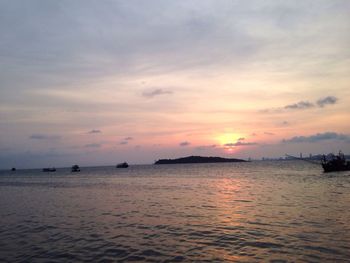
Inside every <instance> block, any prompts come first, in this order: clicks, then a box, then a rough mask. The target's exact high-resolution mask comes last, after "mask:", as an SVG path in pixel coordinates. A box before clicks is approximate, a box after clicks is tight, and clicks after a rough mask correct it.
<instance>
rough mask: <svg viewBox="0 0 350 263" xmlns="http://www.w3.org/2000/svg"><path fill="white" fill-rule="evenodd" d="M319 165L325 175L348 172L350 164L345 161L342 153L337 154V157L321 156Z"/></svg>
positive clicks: (330, 155)
mask: <svg viewBox="0 0 350 263" xmlns="http://www.w3.org/2000/svg"><path fill="white" fill-rule="evenodd" d="M321 165H322V168H323V170H324V172H325V173H328V172H339V171H350V162H349V161H346V158H345V155H344V154H343V153H342V152H339V154H338V155H334V154H329V155H328V156H327V157H326V156H325V155H323V158H322V162H321Z"/></svg>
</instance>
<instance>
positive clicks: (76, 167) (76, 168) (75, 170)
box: [71, 164, 80, 173]
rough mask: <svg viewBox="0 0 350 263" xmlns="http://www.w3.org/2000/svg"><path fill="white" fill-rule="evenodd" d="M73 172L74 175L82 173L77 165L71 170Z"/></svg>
mask: <svg viewBox="0 0 350 263" xmlns="http://www.w3.org/2000/svg"><path fill="white" fill-rule="evenodd" d="M71 172H72V173H76V172H80V167H79V165H77V164H75V165H73V166H72V168H71Z"/></svg>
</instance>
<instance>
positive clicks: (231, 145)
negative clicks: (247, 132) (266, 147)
mask: <svg viewBox="0 0 350 263" xmlns="http://www.w3.org/2000/svg"><path fill="white" fill-rule="evenodd" d="M257 144H258V143H256V142H241V141H238V142H236V143H226V144H224V146H225V147H237V146H251V145H257Z"/></svg>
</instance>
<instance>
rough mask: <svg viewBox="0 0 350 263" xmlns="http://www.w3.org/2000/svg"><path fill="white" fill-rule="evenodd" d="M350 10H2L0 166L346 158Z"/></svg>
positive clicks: (55, 4) (58, 4) (161, 5)
mask: <svg viewBox="0 0 350 263" xmlns="http://www.w3.org/2000/svg"><path fill="white" fill-rule="evenodd" d="M349 12H350V1H348V0H318V1H314V0H305V1H288V0H283V1H282V0H266V1H258V0H256V1H254V0H252V1H243V0H240V1H236V0H186V1H185V0H179V1H170V0H148V1H143V0H128V1H118V0H101V1H97V0H95V1H93V0H76V1H70V0H62V1H51V0H49V1H48V0H28V1H21V0H0V35H1V38H0V168H4V169H7V168H10V167H13V166H15V167H18V168H34V167H51V166H55V167H60V166H70V165H72V164H74V163H78V164H80V165H109V164H112V165H113V164H116V163H119V162H123V161H128V162H129V163H132V164H147V163H153V162H154V161H155V160H157V159H160V158H176V157H181V156H188V155H202V156H222V157H235V158H249V157H251V158H261V157H279V156H284V155H285V154H297V155H299V153H300V152H302V153H304V154H307V155H308V154H310V153H312V154H316V153H329V152H335V153H336V152H338V151H339V150H342V151H343V152H345V153H348V154H350V115H349V113H350V87H349V86H350V49H349V46H350V16H349Z"/></svg>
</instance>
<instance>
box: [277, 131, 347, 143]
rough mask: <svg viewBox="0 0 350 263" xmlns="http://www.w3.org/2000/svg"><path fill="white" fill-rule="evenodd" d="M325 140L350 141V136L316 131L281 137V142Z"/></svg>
mask: <svg viewBox="0 0 350 263" xmlns="http://www.w3.org/2000/svg"><path fill="white" fill-rule="evenodd" d="M327 140H337V141H350V136H349V135H346V134H342V133H336V132H324V133H317V134H314V135H310V136H295V137H292V138H290V139H283V140H282V142H283V143H304V142H311V143H313V142H319V141H327Z"/></svg>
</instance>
